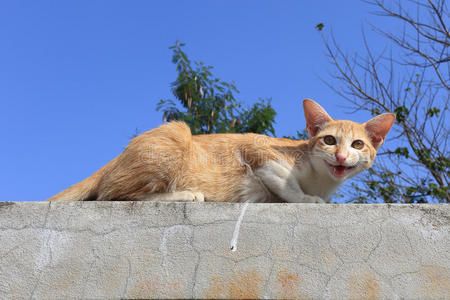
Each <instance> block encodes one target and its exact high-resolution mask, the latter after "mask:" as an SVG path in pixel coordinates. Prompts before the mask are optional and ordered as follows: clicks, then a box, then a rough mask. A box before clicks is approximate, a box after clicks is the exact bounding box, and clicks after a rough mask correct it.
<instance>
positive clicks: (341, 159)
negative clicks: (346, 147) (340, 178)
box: [336, 153, 347, 164]
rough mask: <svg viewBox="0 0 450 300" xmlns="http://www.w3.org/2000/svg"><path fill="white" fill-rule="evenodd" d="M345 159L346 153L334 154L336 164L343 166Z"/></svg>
mask: <svg viewBox="0 0 450 300" xmlns="http://www.w3.org/2000/svg"><path fill="white" fill-rule="evenodd" d="M346 159H347V154H346V153H336V160H337V161H338V163H340V164H343V163H344V161H345V160H346Z"/></svg>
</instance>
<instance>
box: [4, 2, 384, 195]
mask: <svg viewBox="0 0 450 300" xmlns="http://www.w3.org/2000/svg"><path fill="white" fill-rule="evenodd" d="M372 11H373V7H371V6H370V5H368V4H366V3H364V2H361V1H332V0H327V1H275V0H274V1H110V0H108V1H92V0H89V1H1V2H0V41H1V47H0V133H1V135H2V141H3V144H2V147H0V162H1V166H2V168H1V170H2V171H1V172H0V183H1V185H0V186H1V187H2V193H1V195H2V196H1V198H0V201H41V200H44V199H46V198H48V197H50V196H52V195H53V194H55V193H57V192H59V191H61V190H63V189H65V188H67V187H68V186H70V185H72V184H74V183H76V182H78V181H80V180H82V179H84V178H86V177H88V176H89V175H91V174H92V173H93V172H94V171H96V170H97V169H99V168H100V167H101V166H103V165H104V164H106V163H107V162H108V161H109V160H111V159H112V158H114V157H115V156H117V155H118V154H120V152H121V151H122V150H123V149H124V147H125V146H126V144H127V143H128V141H129V139H130V137H131V136H132V135H133V133H134V132H135V129H136V128H138V130H139V131H140V132H143V131H145V130H148V129H151V128H154V127H156V126H158V125H160V124H161V123H162V120H161V113H158V112H156V111H155V106H156V103H157V102H158V101H159V100H160V99H162V98H170V97H171V93H170V88H169V86H170V83H171V82H172V81H173V80H174V79H175V76H176V72H175V68H174V65H173V64H172V63H171V52H170V50H169V49H168V47H169V46H171V45H173V44H174V42H175V40H177V39H178V40H180V41H182V42H184V43H186V44H187V46H186V48H185V51H186V52H187V54H188V55H189V56H190V57H191V58H192V59H194V60H202V61H204V62H205V63H206V64H208V65H212V66H214V70H213V73H214V75H215V76H217V77H219V78H221V79H222V80H226V81H232V80H233V81H235V83H236V85H237V87H238V89H239V90H240V91H241V93H240V94H239V95H238V97H237V98H238V99H239V100H240V101H242V102H244V103H252V102H254V101H255V100H257V99H258V98H259V97H263V98H265V97H271V98H272V104H273V106H274V108H275V109H276V111H277V113H278V115H277V118H276V122H277V124H276V126H275V128H276V131H277V134H278V135H288V134H294V133H295V131H296V130H300V129H303V128H304V118H303V112H302V111H301V99H304V98H312V99H315V100H316V101H317V102H319V103H320V104H322V106H324V107H325V108H326V109H327V110H328V112H329V113H330V115H331V116H333V117H335V118H339V119H352V120H356V121H365V120H366V119H367V118H369V116H368V115H363V114H358V115H355V114H353V115H349V114H346V113H345V109H344V108H343V107H342V106H343V105H345V102H344V101H343V100H342V99H340V98H339V97H338V96H337V95H336V94H334V92H332V91H331V90H330V89H329V88H328V87H326V86H325V85H324V84H323V83H322V82H321V81H320V80H319V78H318V76H321V77H324V78H328V77H327V72H328V70H331V69H332V68H331V65H329V63H328V61H327V58H326V56H325V49H324V46H323V42H322V38H321V34H320V33H319V32H318V31H317V30H316V29H315V25H316V24H317V23H320V22H322V23H324V24H325V28H324V34H325V35H328V33H329V30H330V28H332V29H333V32H334V34H335V36H336V39H337V40H338V41H339V42H340V44H341V45H343V46H344V47H345V49H348V50H349V51H350V50H351V51H362V47H363V45H362V39H361V36H362V35H361V25H362V24H363V23H364V22H366V21H372V22H379V21H382V22H384V23H385V22H386V21H388V20H386V19H379V17H376V16H374V15H372V14H371V12H372ZM385 24H386V23H385ZM367 36H368V38H369V40H371V41H373V43H375V44H377V41H380V38H379V37H377V36H376V35H374V34H373V33H372V32H371V31H368V34H367ZM378 43H380V42H378Z"/></svg>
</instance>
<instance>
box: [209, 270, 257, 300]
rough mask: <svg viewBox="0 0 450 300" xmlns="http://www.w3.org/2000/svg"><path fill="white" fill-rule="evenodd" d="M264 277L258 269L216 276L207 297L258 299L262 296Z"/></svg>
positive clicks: (212, 280) (212, 279)
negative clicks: (226, 276)
mask: <svg viewBox="0 0 450 300" xmlns="http://www.w3.org/2000/svg"><path fill="white" fill-rule="evenodd" d="M262 283H263V278H262V277H261V276H260V275H259V274H258V272H257V271H256V270H251V271H243V272H237V273H234V274H232V275H231V276H230V277H229V278H223V277H220V276H214V277H212V278H211V285H210V286H209V288H208V290H207V292H206V298H228V299H257V298H261V293H262Z"/></svg>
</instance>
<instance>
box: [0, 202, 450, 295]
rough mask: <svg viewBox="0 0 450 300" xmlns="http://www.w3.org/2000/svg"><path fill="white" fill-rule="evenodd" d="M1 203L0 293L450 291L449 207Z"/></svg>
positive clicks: (416, 292) (196, 293)
mask: <svg viewBox="0 0 450 300" xmlns="http://www.w3.org/2000/svg"><path fill="white" fill-rule="evenodd" d="M241 208H242V204H227V203H187V204H186V203H150V202H72V203H42V202H41V203H30V202H28V203H23V202H22V203H13V202H2V203H0V245H1V247H0V259H1V262H0V298H1V299H6V298H36V299H61V298H91V299H104V298H284V299H286V298H301V299H349V298H353V299H449V298H450V206H448V205H327V204H250V205H249V207H248V209H247V212H246V215H245V217H244V220H243V222H242V226H241V230H240V235H239V240H238V244H237V251H235V252H232V251H230V248H229V247H230V240H231V238H232V234H233V231H234V225H235V221H236V219H237V218H238V216H239V213H240V209H241Z"/></svg>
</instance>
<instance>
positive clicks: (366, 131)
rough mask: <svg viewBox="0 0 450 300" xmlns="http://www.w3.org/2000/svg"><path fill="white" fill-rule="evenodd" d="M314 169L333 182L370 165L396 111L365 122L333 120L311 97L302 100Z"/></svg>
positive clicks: (390, 125)
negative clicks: (330, 178) (327, 176)
mask: <svg viewBox="0 0 450 300" xmlns="http://www.w3.org/2000/svg"><path fill="white" fill-rule="evenodd" d="M303 109H304V112H305V119H306V130H307V131H308V133H309V136H310V139H309V149H310V153H311V163H312V166H313V168H314V169H315V170H316V171H317V172H319V173H322V174H325V173H327V174H328V175H330V176H331V177H332V178H333V179H334V180H336V181H342V180H345V179H348V178H350V177H353V176H355V175H356V174H358V173H359V172H361V171H363V170H366V169H368V168H370V166H372V164H373V161H374V159H375V156H376V153H377V149H378V148H379V147H380V146H381V145H382V144H383V142H384V140H385V138H386V135H387V133H388V132H389V130H390V129H391V127H392V125H393V124H394V122H395V114H392V113H385V114H381V115H378V116H376V117H374V118H372V119H370V120H369V121H367V122H366V123H363V124H360V123H357V122H352V121H346V120H333V119H332V118H331V117H330V116H329V115H328V114H327V112H326V111H325V110H324V109H323V108H322V107H321V106H320V105H319V104H317V103H316V102H314V101H313V100H310V99H305V100H304V101H303Z"/></svg>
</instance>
